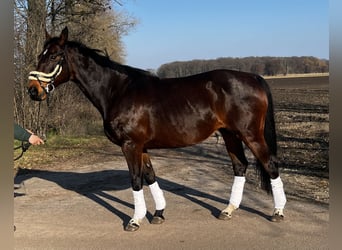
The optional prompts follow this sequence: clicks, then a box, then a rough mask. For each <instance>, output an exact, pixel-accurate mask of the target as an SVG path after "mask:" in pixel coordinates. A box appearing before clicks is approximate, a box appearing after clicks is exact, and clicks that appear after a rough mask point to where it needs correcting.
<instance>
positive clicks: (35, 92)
mask: <svg viewBox="0 0 342 250" xmlns="http://www.w3.org/2000/svg"><path fill="white" fill-rule="evenodd" d="M67 39H68V28H67V27H65V28H64V29H63V31H62V32H61V34H60V36H59V37H53V38H51V36H50V35H49V34H48V33H47V32H46V41H45V44H44V48H43V51H42V53H41V54H40V55H39V56H38V66H37V69H36V70H35V71H31V72H30V73H29V83H28V93H29V95H30V97H31V99H33V100H35V101H43V100H45V99H46V98H47V96H48V95H49V94H50V93H51V92H52V91H53V90H54V89H55V87H57V86H58V85H59V84H61V83H64V82H67V81H68V80H69V79H70V72H69V68H68V64H67V62H66V54H65V51H66V50H65V44H66V42H67Z"/></svg>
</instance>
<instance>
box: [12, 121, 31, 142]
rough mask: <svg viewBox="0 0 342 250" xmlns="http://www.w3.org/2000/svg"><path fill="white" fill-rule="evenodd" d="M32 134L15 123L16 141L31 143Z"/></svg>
mask: <svg viewBox="0 0 342 250" xmlns="http://www.w3.org/2000/svg"><path fill="white" fill-rule="evenodd" d="M30 136H31V133H29V132H28V131H27V130H26V129H24V128H23V127H21V126H19V125H18V124H16V123H14V139H16V140H19V141H27V142H28V141H29V139H30Z"/></svg>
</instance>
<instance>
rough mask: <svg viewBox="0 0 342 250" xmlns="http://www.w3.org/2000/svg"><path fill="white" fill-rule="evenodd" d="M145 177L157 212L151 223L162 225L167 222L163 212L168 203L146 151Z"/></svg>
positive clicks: (144, 154)
mask: <svg viewBox="0 0 342 250" xmlns="http://www.w3.org/2000/svg"><path fill="white" fill-rule="evenodd" d="M143 176H144V179H145V181H146V182H147V184H148V185H149V188H150V191H151V193H152V197H153V200H154V202H155V204H156V211H155V213H154V215H153V219H152V221H151V223H152V224H161V223H163V222H164V221H165V218H164V216H163V212H164V209H165V205H166V202H165V198H164V194H163V191H162V190H161V189H160V187H159V184H158V182H157V181H156V175H155V173H154V170H153V167H152V163H151V160H150V157H149V156H148V154H147V151H146V150H144V153H143Z"/></svg>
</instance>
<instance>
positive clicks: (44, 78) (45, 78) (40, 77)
mask: <svg viewBox="0 0 342 250" xmlns="http://www.w3.org/2000/svg"><path fill="white" fill-rule="evenodd" d="M61 64H62V60H61V61H60V62H58V64H57V65H56V67H55V68H54V70H53V71H52V72H51V73H44V72H40V71H31V72H30V73H29V77H28V79H29V80H36V81H38V82H39V83H40V86H41V87H42V88H43V89H44V90H45V91H46V93H50V92H53V91H54V90H55V86H54V85H53V82H54V81H55V79H56V77H57V76H58V75H59V74H60V73H61V72H62V65H61ZM41 82H45V83H47V85H46V87H43V86H42V84H41Z"/></svg>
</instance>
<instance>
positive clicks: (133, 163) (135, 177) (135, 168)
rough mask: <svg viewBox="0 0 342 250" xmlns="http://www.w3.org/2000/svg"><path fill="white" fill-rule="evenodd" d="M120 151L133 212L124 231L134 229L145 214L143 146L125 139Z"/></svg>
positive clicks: (136, 228)
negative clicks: (125, 167) (128, 176)
mask: <svg viewBox="0 0 342 250" xmlns="http://www.w3.org/2000/svg"><path fill="white" fill-rule="evenodd" d="M121 149H122V152H123V154H124V156H125V158H126V161H127V165H128V169H129V174H130V177H131V185H132V189H133V190H132V191H133V198H134V214H133V217H132V219H131V220H130V221H129V222H128V224H127V226H126V227H125V230H126V231H130V232H133V231H136V230H138V229H139V227H140V223H141V221H142V220H143V219H144V217H145V215H146V211H147V210H146V203H145V198H144V192H143V188H142V187H143V164H142V151H143V147H142V146H140V145H137V144H136V143H134V142H132V141H127V142H125V143H124V144H123V146H122V148H121Z"/></svg>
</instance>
